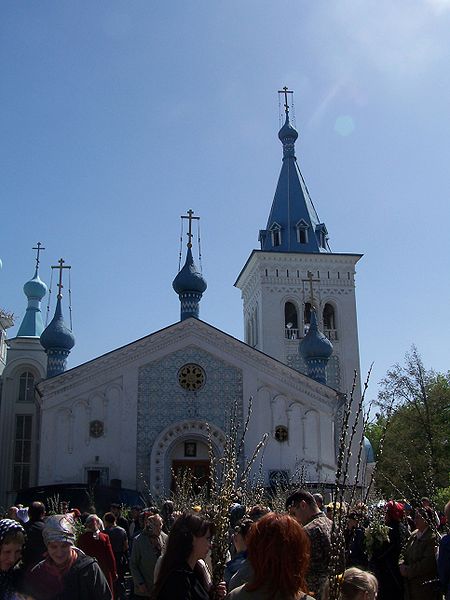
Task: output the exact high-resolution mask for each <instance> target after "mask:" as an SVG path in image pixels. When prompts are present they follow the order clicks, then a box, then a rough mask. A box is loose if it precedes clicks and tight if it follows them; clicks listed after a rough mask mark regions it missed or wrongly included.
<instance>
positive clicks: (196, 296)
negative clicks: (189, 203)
mask: <svg viewBox="0 0 450 600" xmlns="http://www.w3.org/2000/svg"><path fill="white" fill-rule="evenodd" d="M193 215H194V211H193V210H191V209H189V210H188V211H187V216H184V215H182V216H181V218H182V219H188V222H189V228H188V233H187V237H188V243H187V253H186V262H185V263H184V266H183V268H182V269H181V271H179V272H178V275H177V276H176V277H175V279H174V280H173V283H172V287H173V289H174V290H175V292H176V293H177V294H178V297H179V298H180V302H181V317H180V319H181V321H184V319H187V318H188V317H194V318H195V319H198V316H199V304H200V300H201V299H202V295H203V292H204V291H205V290H206V287H207V284H206V281H205V279H204V278H203V276H202V274H201V272H200V270H199V269H198V267H197V265H196V264H195V262H194V258H193V256H192V238H193V233H192V221H193V220H199V219H200V217H194V216H193ZM180 257H181V252H180Z"/></svg>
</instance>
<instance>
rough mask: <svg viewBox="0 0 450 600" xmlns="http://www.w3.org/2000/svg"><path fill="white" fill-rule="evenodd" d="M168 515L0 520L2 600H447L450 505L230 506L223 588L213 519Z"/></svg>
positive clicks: (301, 501) (36, 507) (313, 499)
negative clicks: (215, 560)
mask: <svg viewBox="0 0 450 600" xmlns="http://www.w3.org/2000/svg"><path fill="white" fill-rule="evenodd" d="M174 508H175V507H174V504H173V502H171V501H169V500H167V501H165V502H164V503H163V505H162V507H160V508H158V507H156V506H154V507H149V508H145V509H141V508H140V507H133V508H132V509H130V511H127V513H126V514H127V516H128V518H126V516H125V515H124V514H123V510H122V507H121V506H120V505H117V504H113V505H111V507H110V510H109V511H108V512H106V513H105V514H103V515H102V518H100V516H98V515H97V514H95V512H94V511H93V512H92V513H91V514H88V513H85V514H80V511H79V510H77V509H76V508H70V507H69V506H67V505H64V506H63V507H61V510H60V514H52V515H48V516H47V515H46V509H45V506H44V504H42V503H41V502H33V503H32V504H31V505H30V506H29V507H28V508H27V509H24V508H23V507H11V509H10V511H9V513H8V518H5V519H0V600H13V599H16V600H19V599H22V600H123V599H125V598H128V597H133V598H135V599H138V600H139V599H140V600H142V599H144V598H151V599H153V600H209V599H210V598H215V599H218V600H220V599H225V598H229V599H230V600H314V599H315V600H330V599H340V600H375V598H377V599H378V600H425V599H426V600H442V599H443V598H445V599H446V600H450V534H449V533H446V531H447V529H446V527H447V526H446V523H447V524H448V523H450V502H449V503H448V504H447V505H446V507H445V518H446V519H445V518H443V517H440V516H439V515H438V514H437V513H436V511H435V510H434V508H433V507H432V506H431V503H430V501H429V500H428V499H427V498H423V499H422V501H421V502H420V504H419V505H418V506H416V507H415V508H413V507H412V506H410V505H409V504H408V503H407V502H398V501H395V500H390V501H389V502H387V503H384V504H382V505H379V506H376V507H372V509H373V510H369V509H368V508H367V507H366V506H365V505H364V504H362V503H357V504H356V505H355V506H351V507H348V506H345V505H344V503H342V505H340V504H338V503H336V502H334V503H330V504H329V505H328V506H324V504H323V498H322V496H321V495H320V494H314V495H312V494H311V493H310V492H309V491H307V490H303V489H299V490H296V491H294V492H293V493H291V494H290V495H289V496H288V497H287V499H286V505H285V508H286V510H285V512H283V513H281V512H273V511H271V510H270V509H269V508H267V507H264V506H254V507H244V506H242V505H240V504H238V503H235V504H233V505H232V506H230V512H229V522H230V531H229V556H228V561H227V563H226V565H225V569H224V575H223V581H220V582H217V581H216V578H214V577H213V572H212V565H211V548H212V544H213V543H214V535H215V525H214V521H213V520H212V519H210V517H209V516H208V514H207V511H202V508H201V507H199V506H196V507H192V509H190V510H187V511H184V512H176V511H175V510H174ZM130 584H131V585H130Z"/></svg>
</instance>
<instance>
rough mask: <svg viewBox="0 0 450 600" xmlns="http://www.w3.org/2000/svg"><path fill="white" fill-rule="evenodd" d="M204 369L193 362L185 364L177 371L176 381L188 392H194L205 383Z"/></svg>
mask: <svg viewBox="0 0 450 600" xmlns="http://www.w3.org/2000/svg"><path fill="white" fill-rule="evenodd" d="M205 379H206V376H205V371H204V370H203V369H202V368H201V367H200V366H199V365H195V364H191V363H189V364H186V365H183V366H182V367H181V369H180V370H179V371H178V383H179V384H180V386H181V387H182V388H183V389H185V390H188V391H189V392H196V391H197V390H199V389H200V388H202V387H203V385H204V384H205Z"/></svg>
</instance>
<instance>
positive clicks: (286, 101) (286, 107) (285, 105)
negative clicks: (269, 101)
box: [278, 86, 294, 116]
mask: <svg viewBox="0 0 450 600" xmlns="http://www.w3.org/2000/svg"><path fill="white" fill-rule="evenodd" d="M278 93H279V94H283V95H284V112H285V113H286V116H287V115H288V114H289V102H288V94H293V93H294V92H293V91H292V90H289V89H288V88H287V87H286V86H284V88H283V89H282V90H278Z"/></svg>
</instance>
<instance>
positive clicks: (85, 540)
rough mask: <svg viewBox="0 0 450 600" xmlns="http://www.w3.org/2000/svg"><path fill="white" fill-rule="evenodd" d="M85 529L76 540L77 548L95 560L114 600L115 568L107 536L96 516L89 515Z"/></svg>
mask: <svg viewBox="0 0 450 600" xmlns="http://www.w3.org/2000/svg"><path fill="white" fill-rule="evenodd" d="M85 527H86V531H85V532H84V533H82V534H81V535H80V537H79V538H78V544H77V547H78V548H79V549H80V550H82V551H83V552H84V553H85V554H87V555H88V556H92V558H95V559H97V561H98V564H99V567H100V568H101V570H102V571H103V574H104V575H105V577H106V580H107V582H108V585H109V587H110V589H111V592H112V594H113V600H114V582H115V580H116V579H117V568H116V560H115V558H114V553H113V551H112V548H111V542H110V540H109V536H107V535H106V534H105V533H102V532H101V531H100V520H99V518H98V517H97V515H89V517H88V518H87V519H86V523H85Z"/></svg>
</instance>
